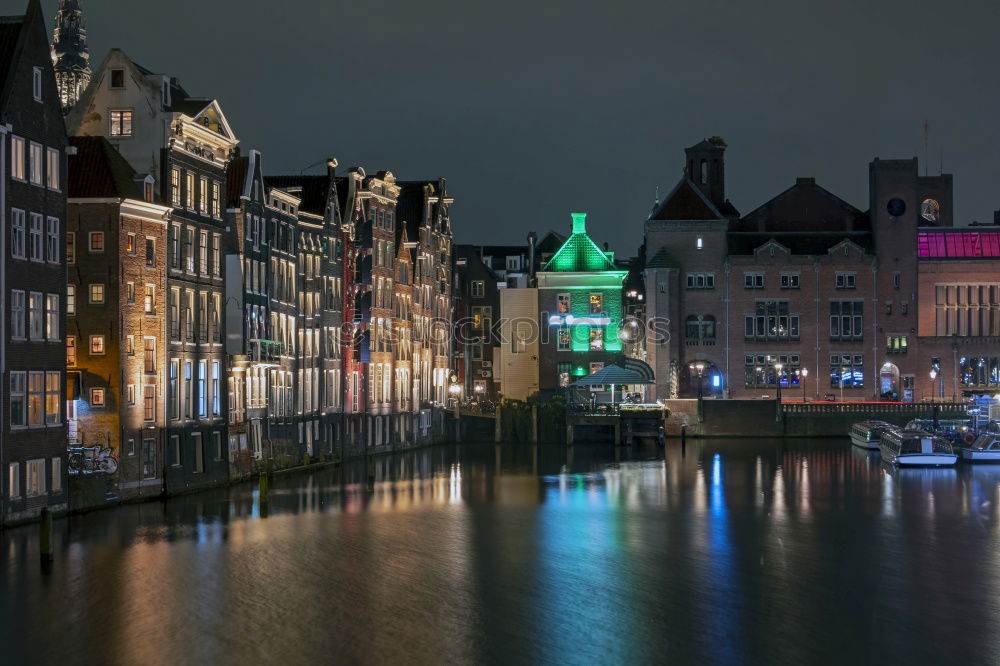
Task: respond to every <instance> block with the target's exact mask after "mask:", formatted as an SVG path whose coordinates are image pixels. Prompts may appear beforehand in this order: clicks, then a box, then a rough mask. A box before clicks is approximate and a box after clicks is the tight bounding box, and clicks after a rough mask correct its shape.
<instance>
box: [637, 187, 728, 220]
mask: <svg viewBox="0 0 1000 666" xmlns="http://www.w3.org/2000/svg"><path fill="white" fill-rule="evenodd" d="M727 203H728V202H727ZM730 207H731V204H730ZM733 210H734V211H735V209H733ZM649 219H651V220H676V221H679V222H680V221H684V222H686V221H696V220H721V219H724V217H723V215H722V213H720V212H719V210H718V209H717V208H716V207H715V206H714V205H712V202H711V201H709V200H708V197H706V196H705V195H704V194H703V193H702V191H701V190H699V189H698V187H697V186H696V185H695V184H694V183H692V182H691V179H690V178H687V177H684V178H682V179H681V180H680V182H679V183H677V185H676V186H675V187H674V189H673V190H671V192H670V194H668V195H667V196H666V198H665V199H664V200H663V201H662V202H660V205H659V206H657V207H656V208H654V209H653V212H652V213H650V215H649Z"/></svg>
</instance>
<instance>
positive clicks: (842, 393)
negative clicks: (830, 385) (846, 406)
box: [837, 366, 847, 402]
mask: <svg viewBox="0 0 1000 666" xmlns="http://www.w3.org/2000/svg"><path fill="white" fill-rule="evenodd" d="M845 372H847V368H846V367H844V366H840V380H839V381H838V382H837V383H838V384H840V401H841V402H844V373H845Z"/></svg>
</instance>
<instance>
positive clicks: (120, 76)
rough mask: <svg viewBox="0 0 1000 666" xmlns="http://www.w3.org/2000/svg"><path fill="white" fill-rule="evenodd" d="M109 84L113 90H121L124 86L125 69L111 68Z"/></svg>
mask: <svg viewBox="0 0 1000 666" xmlns="http://www.w3.org/2000/svg"><path fill="white" fill-rule="evenodd" d="M109 86H110V88H111V89H113V90H121V89H123V88H124V87H125V70H124V69H113V70H111V81H110V83H109Z"/></svg>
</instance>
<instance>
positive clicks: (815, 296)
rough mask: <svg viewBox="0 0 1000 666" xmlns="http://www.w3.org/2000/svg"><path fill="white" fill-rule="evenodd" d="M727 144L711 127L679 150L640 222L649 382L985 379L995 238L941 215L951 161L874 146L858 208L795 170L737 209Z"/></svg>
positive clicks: (975, 385)
mask: <svg viewBox="0 0 1000 666" xmlns="http://www.w3.org/2000/svg"><path fill="white" fill-rule="evenodd" d="M725 148H726V145H725V143H724V142H723V141H722V140H721V139H719V138H718V137H713V138H712V139H708V140H705V141H702V142H700V143H699V144H696V145H695V146H692V147H691V148H689V149H687V151H686V158H687V159H686V164H685V173H684V177H683V178H682V179H681V181H680V182H679V183H678V184H677V186H676V187H675V188H674V190H673V191H672V192H671V193H670V195H668V196H667V197H666V198H665V199H664V201H662V202H657V204H656V206H654V209H653V211H652V212H651V213H650V216H649V219H648V220H647V222H646V227H645V230H646V239H645V269H644V281H645V289H646V307H647V315H648V318H647V319H648V323H649V326H648V328H649V331H647V337H646V340H647V353H648V355H649V358H650V360H651V361H652V364H653V365H654V367H655V371H656V378H657V385H656V394H657V397H661V398H669V397H690V396H694V395H705V396H716V397H724V396H729V397H748V398H759V397H767V398H776V397H777V396H778V394H779V391H783V392H784V394H783V395H782V397H783V398H784V399H795V398H797V399H806V398H808V399H836V400H841V399H843V400H850V399H854V400H886V401H913V400H921V399H927V398H929V397H932V396H933V397H937V398H942V397H949V398H951V397H960V396H962V395H970V394H972V393H975V392H976V391H979V392H982V391H985V390H988V389H989V386H990V384H989V379H988V376H989V372H988V368H989V365H990V361H989V358H990V356H989V354H988V350H989V348H990V347H991V346H992V345H994V344H995V343H996V341H997V339H996V338H995V337H994V335H995V331H994V330H993V328H992V325H990V326H989V327H986V328H984V327H983V324H982V322H983V319H982V317H984V316H985V317H987V319H988V317H989V316H991V315H989V314H986V315H984V314H983V312H992V310H991V309H990V308H991V305H990V301H989V299H990V298H991V295H990V293H991V292H990V285H991V284H992V282H991V280H992V279H993V278H992V277H991V276H992V275H993V274H994V273H995V269H994V268H993V267H992V264H991V263H990V261H989V259H990V254H989V253H990V252H992V251H993V250H991V249H989V245H988V241H987V240H984V239H986V238H987V237H988V234H987V235H986V236H984V235H983V233H984V232H981V231H978V230H975V231H972V230H969V231H965V230H959V229H958V228H955V227H954V226H953V225H954V220H953V215H952V177H951V176H950V175H948V174H941V175H936V176H928V175H924V176H921V175H920V174H919V170H918V165H917V161H916V159H909V160H882V159H875V160H873V161H872V163H871V164H870V166H869V202H868V210H867V211H862V210H860V209H858V208H856V207H854V206H852V205H850V204H849V203H847V202H845V201H843V200H842V199H840V198H839V197H837V196H835V195H834V194H832V193H830V192H829V191H827V190H825V189H823V188H822V187H820V186H819V185H818V184H817V183H816V182H815V180H814V179H812V178H799V179H797V180H796V182H795V184H794V185H793V186H792V187H790V188H789V189H787V190H785V191H784V192H782V193H780V194H779V195H778V196H776V197H774V198H773V199H771V200H769V201H767V202H765V203H764V204H762V205H761V206H758V207H757V208H755V209H754V210H753V211H751V212H750V213H748V214H746V215H743V216H740V215H739V213H738V212H737V211H736V209H735V208H734V207H733V206H732V205H731V204H730V203H729V201H728V200H726V198H725V163H724V160H723V153H724V150H725ZM952 238H954V239H956V240H944V239H952ZM964 244H969V246H968V247H969V248H974V249H965V250H958V249H957V248H959V247H963V248H965V245H964ZM932 248H936V249H932ZM963 252H964V254H963ZM974 273H975V274H978V275H979V277H978V278H973V277H972V275H973V274H974ZM984 289H985V291H984ZM973 298H975V299H976V300H975V301H971V302H974V303H976V304H977V306H976V307H978V304H980V303H984V304H986V305H987V307H986V308H985V310H982V311H980V310H977V309H976V307H972V306H971V305H970V299H973ZM939 311H940V312H941V313H942V314H941V315H940V320H939V319H938V312H939ZM973 311H975V312H974V313H973ZM958 313H963V314H958ZM949 316H954V317H955V319H954V322H952V320H950V319H949ZM977 316H978V317H980V319H979V324H978V327H976V328H973V324H972V323H971V322H972V321H973V320H975V319H976V317H977ZM963 317H965V319H963ZM939 321H940V323H939ZM961 321H965V322H966V323H964V324H960V323H958V322H961ZM963 348H964V349H963ZM980 362H982V363H981V366H980ZM978 367H983V368H986V369H987V370H986V371H985V375H984V376H985V377H986V383H985V384H983V383H981V378H980V377H979V374H978V371H977V370H976V368H978ZM932 373H933V375H934V378H933V379H932V378H931V374H932ZM942 378H943V379H942ZM963 378H968V379H967V381H966V380H965V379H963ZM963 382H965V384H964V385H963ZM931 384H933V386H932V385H931ZM944 384H946V385H944Z"/></svg>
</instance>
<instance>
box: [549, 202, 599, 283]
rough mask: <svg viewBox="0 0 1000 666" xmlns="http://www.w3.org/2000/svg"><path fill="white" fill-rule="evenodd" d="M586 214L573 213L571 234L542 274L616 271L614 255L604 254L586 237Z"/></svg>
mask: <svg viewBox="0 0 1000 666" xmlns="http://www.w3.org/2000/svg"><path fill="white" fill-rule="evenodd" d="M586 220H587V214H586V213H573V233H572V235H570V237H569V238H567V239H566V242H565V243H563V245H562V247H561V248H559V250H557V251H556V253H555V254H554V255H552V258H551V259H549V262H548V263H547V264H545V266H544V267H543V268H542V271H543V272H546V273H548V272H557V273H579V272H596V271H616V270H618V268H617V267H616V266H615V260H614V253H613V252H604V251H603V250H601V248H599V247H597V243H595V242H594V241H593V240H592V239H591V238H590V236H588V235H587V224H586Z"/></svg>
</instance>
